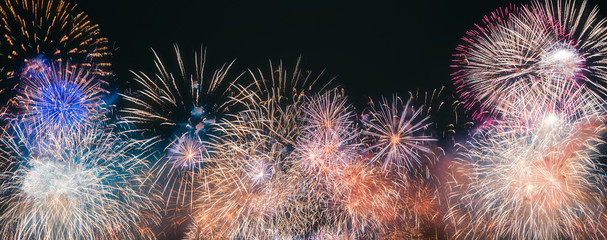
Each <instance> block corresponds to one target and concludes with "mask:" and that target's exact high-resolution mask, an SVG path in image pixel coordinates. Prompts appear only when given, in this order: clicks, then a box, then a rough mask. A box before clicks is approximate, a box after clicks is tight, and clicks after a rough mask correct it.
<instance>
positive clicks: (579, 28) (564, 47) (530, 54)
mask: <svg viewBox="0 0 607 240" xmlns="http://www.w3.org/2000/svg"><path fill="white" fill-rule="evenodd" d="M597 14H598V9H597V8H594V9H593V10H591V11H587V9H586V3H585V2H583V3H582V4H581V5H578V4H577V3H575V2H573V1H566V2H564V1H557V3H552V2H551V1H546V2H541V1H535V2H533V4H531V5H529V6H527V5H524V6H512V7H509V8H505V9H500V10H498V11H496V12H494V13H492V14H491V15H488V16H487V17H485V18H484V19H483V22H482V23H481V24H478V25H477V28H476V29H474V30H471V31H469V32H468V33H467V34H466V36H465V37H464V38H463V40H464V42H465V44H462V45H460V46H458V47H457V51H458V53H457V54H456V55H455V56H456V58H455V60H454V63H453V67H455V69H456V72H455V73H454V74H453V79H454V81H455V84H456V85H457V87H458V91H459V92H460V94H461V96H462V98H463V99H464V100H465V101H466V106H467V107H468V108H473V109H476V113H475V117H476V118H481V119H482V118H485V117H486V116H485V115H487V114H489V115H495V114H496V115H508V114H510V113H511V112H513V111H516V109H512V108H508V107H507V106H504V104H507V103H509V102H510V101H516V100H517V99H519V98H520V97H521V96H520V94H521V91H523V92H533V91H534V90H536V89H541V90H542V91H544V92H545V94H546V95H548V96H551V95H554V94H557V95H558V94H559V92H558V87H554V86H559V85H563V84H572V85H574V86H584V85H589V86H592V87H596V88H598V89H600V90H603V89H604V87H603V86H602V84H603V83H604V82H605V80H606V79H607V77H606V74H605V71H606V68H605V67H606V65H605V60H604V59H605V54H606V53H607V52H606V51H607V50H605V47H604V45H605V39H606V38H605V36H607V31H605V30H606V28H605V27H606V26H605V20H602V19H599V18H598V17H597ZM581 16H584V17H581ZM591 26H592V27H591ZM555 89H556V90H555ZM535 96H536V95H529V96H524V97H531V98H534V97H535Z"/></svg>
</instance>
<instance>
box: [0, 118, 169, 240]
mask: <svg viewBox="0 0 607 240" xmlns="http://www.w3.org/2000/svg"><path fill="white" fill-rule="evenodd" d="M101 128H104V126H98V125H89V126H87V128H86V129H85V130H84V131H79V132H76V131H74V132H73V134H71V135H67V136H66V135H57V136H54V135H51V134H45V135H44V137H43V138H42V137H36V135H37V134H36V132H35V131H34V130H33V129H31V128H28V127H22V126H21V125H20V124H19V123H14V124H13V125H11V126H9V129H8V130H7V131H6V132H5V133H6V134H11V135H10V136H6V135H5V136H4V138H3V139H2V143H3V151H2V153H3V154H2V161H3V162H6V163H7V164H9V165H10V166H11V167H9V168H11V169H13V171H7V172H4V173H3V174H2V175H1V178H2V189H3V190H2V199H1V200H2V202H4V203H5V204H7V206H8V207H7V208H6V209H5V210H4V211H3V212H2V215H0V222H1V223H2V229H1V230H2V232H1V234H2V236H3V238H5V239H82V238H87V239H125V238H127V239H133V238H138V239H150V238H152V235H151V232H150V231H149V228H148V227H147V226H153V224H154V223H155V222H154V221H157V220H156V217H155V216H154V214H155V213H154V212H155V211H156V209H154V203H153V202H152V201H151V198H150V197H149V196H147V195H145V194H143V193H144V192H145V191H143V190H142V179H143V173H144V170H145V168H147V163H146V162H145V160H142V159H140V158H138V157H137V156H134V155H132V154H131V152H132V151H133V150H132V148H133V147H134V145H133V144H132V143H130V142H129V141H125V140H123V139H121V136H120V135H119V134H116V133H112V132H108V131H107V130H103V129H101Z"/></svg>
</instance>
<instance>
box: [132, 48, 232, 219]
mask: <svg viewBox="0 0 607 240" xmlns="http://www.w3.org/2000/svg"><path fill="white" fill-rule="evenodd" d="M175 54H176V60H177V65H178V66H179V69H178V71H176V72H171V71H170V70H169V69H170V68H169V67H168V66H166V65H165V64H164V63H163V62H162V61H161V60H160V57H159V56H158V55H157V54H156V52H154V56H155V58H156V59H155V66H156V73H154V74H153V75H149V74H146V73H143V72H138V73H134V75H135V81H136V83H137V84H138V85H139V87H140V88H141V89H140V90H139V91H136V92H135V93H134V94H132V95H123V97H124V99H125V100H126V101H127V102H128V103H127V106H129V107H127V108H125V109H124V110H123V113H124V119H125V122H127V123H134V125H135V127H136V128H135V129H133V130H131V132H133V133H135V134H137V135H140V136H142V137H143V138H141V141H142V144H144V145H145V146H147V148H148V149H158V148H160V149H164V151H158V152H156V154H155V155H156V156H159V158H160V160H158V161H157V162H156V164H155V166H154V168H153V172H154V174H155V175H156V176H157V177H156V178H151V180H152V182H153V184H154V185H158V186H160V187H161V190H162V192H163V193H164V194H165V195H166V196H167V201H166V206H167V207H169V206H170V207H171V208H173V207H176V208H179V207H180V206H186V205H187V207H188V208H189V209H191V207H192V206H191V203H192V201H193V199H192V198H193V195H192V194H193V192H194V189H195V188H196V187H197V186H199V184H197V183H196V182H195V180H194V179H195V178H196V174H198V172H199V171H200V170H201V168H202V166H203V165H204V164H205V160H208V159H209V157H210V155H212V154H213V152H214V151H215V147H214V146H215V144H214V142H215V139H216V138H217V137H218V136H217V131H216V130H215V129H214V126H215V125H216V121H217V118H219V117H221V114H222V112H223V111H225V110H226V108H227V107H228V106H227V105H228V103H227V101H228V100H229V99H228V98H227V97H226V96H225V94H226V91H227V90H228V87H227V86H226V85H228V84H229V81H226V80H225V79H226V75H227V74H228V71H229V69H230V66H231V64H228V65H224V66H222V67H221V68H220V69H218V70H216V71H214V72H212V73H211V75H208V73H207V71H205V63H206V53H205V50H204V49H201V51H200V52H197V53H195V54H194V55H195V58H194V68H193V69H191V71H190V69H186V67H185V63H184V62H185V61H184V58H183V57H182V55H181V52H180V50H179V48H178V47H177V46H176V45H175ZM152 151H153V152H154V151H156V150H152ZM176 221H177V222H181V221H183V220H176Z"/></svg>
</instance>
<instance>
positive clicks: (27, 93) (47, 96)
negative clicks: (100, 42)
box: [13, 63, 105, 134]
mask: <svg viewBox="0 0 607 240" xmlns="http://www.w3.org/2000/svg"><path fill="white" fill-rule="evenodd" d="M88 70H89V69H87V68H83V67H78V66H75V65H70V64H69V63H66V64H61V63H59V64H53V65H52V66H51V67H50V68H49V69H48V70H47V71H44V73H41V74H37V75H35V76H34V77H33V78H31V79H28V80H25V81H23V83H22V84H21V87H20V88H19V89H20V90H19V94H18V95H17V97H16V98H15V99H14V105H15V106H16V107H17V108H18V109H17V110H16V111H15V112H17V114H16V116H14V117H13V118H17V119H22V121H23V122H25V123H27V124H30V125H32V126H34V127H35V128H36V129H37V130H38V132H41V133H42V132H53V134H56V133H55V132H59V133H68V132H70V131H78V130H79V128H80V127H81V126H82V125H85V124H86V123H87V122H90V121H92V120H94V119H99V118H100V117H102V116H103V114H102V112H103V110H102V105H103V101H102V99H101V98H102V95H103V93H105V91H104V90H103V89H102V88H101V83H100V82H99V81H97V79H96V77H95V76H94V75H91V74H90V72H89V71H88Z"/></svg>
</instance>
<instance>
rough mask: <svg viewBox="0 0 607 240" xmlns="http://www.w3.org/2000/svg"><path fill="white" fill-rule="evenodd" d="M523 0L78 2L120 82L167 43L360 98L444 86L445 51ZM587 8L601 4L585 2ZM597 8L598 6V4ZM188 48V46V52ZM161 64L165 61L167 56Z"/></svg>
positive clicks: (214, 60) (147, 67)
mask: <svg viewBox="0 0 607 240" xmlns="http://www.w3.org/2000/svg"><path fill="white" fill-rule="evenodd" d="M525 2H527V1H519V0H516V1H479V0H476V1H415V2H410V1H359V2H356V1H315V0H314V1H263V2H259V1H242V2H237V1H206V0H201V1H186V0H172V1H146V0H129V1H124V0H107V1H102V2H100V1H81V2H77V3H78V4H79V6H80V9H81V10H83V11H84V12H85V13H87V14H88V15H89V16H90V18H91V20H92V21H95V22H96V23H98V24H99V25H100V28H101V29H102V31H103V33H104V34H105V35H106V36H108V37H109V39H110V41H112V42H114V43H115V46H116V47H117V48H118V50H117V51H115V54H114V57H113V64H114V69H115V71H116V73H117V74H118V77H119V81H129V80H130V79H131V78H132V76H131V74H130V73H129V72H128V71H129V70H144V71H147V72H151V71H152V68H153V59H152V52H151V50H150V49H151V48H154V49H156V50H157V51H158V52H159V54H160V55H161V57H163V58H164V59H173V51H172V45H173V43H177V44H179V45H180V46H181V48H182V51H184V52H186V53H190V52H192V51H193V50H197V49H199V47H200V44H204V45H205V46H206V47H207V59H208V64H209V65H208V66H209V67H213V66H219V65H221V64H222V63H224V62H228V61H231V60H233V59H237V61H236V65H235V68H233V71H238V72H241V71H245V70H246V69H248V68H253V69H256V68H262V69H266V68H267V66H268V60H269V59H271V60H273V61H277V60H279V59H282V60H283V61H284V63H285V64H286V65H287V66H289V67H290V68H291V67H292V66H293V65H294V63H295V60H296V59H297V57H298V56H299V55H302V56H303V65H304V68H306V69H309V70H312V71H314V72H320V71H322V70H323V69H326V74H325V75H324V76H325V77H326V79H329V78H330V77H334V76H337V79H336V80H335V83H337V84H339V85H342V86H344V87H345V88H346V89H347V91H348V92H349V95H350V96H351V97H353V98H354V99H355V101H360V100H361V99H362V97H364V96H368V95H370V96H377V95H380V94H382V95H390V94H392V93H395V92H398V93H403V94H404V93H405V92H407V91H412V90H415V89H421V90H428V89H432V88H437V87H440V86H442V85H447V86H450V85H451V84H450V81H449V79H450V78H449V74H450V73H451V69H450V67H449V64H450V61H451V55H452V54H453V52H454V49H455V47H456V45H457V44H458V43H460V38H461V37H462V36H463V34H464V33H465V31H467V30H469V29H471V28H472V27H473V24H474V23H476V22H479V21H480V20H481V18H482V17H483V16H484V15H487V14H489V13H490V12H491V11H493V10H495V9H497V8H499V7H505V6H508V5H509V4H519V3H525ZM589 3H590V4H589V5H590V6H595V5H597V4H599V7H600V8H602V9H607V4H606V3H599V1H597V0H591V1H590V2H589ZM603 5H605V6H603ZM190 54H191V53H190ZM169 62H170V61H169Z"/></svg>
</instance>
